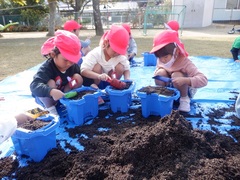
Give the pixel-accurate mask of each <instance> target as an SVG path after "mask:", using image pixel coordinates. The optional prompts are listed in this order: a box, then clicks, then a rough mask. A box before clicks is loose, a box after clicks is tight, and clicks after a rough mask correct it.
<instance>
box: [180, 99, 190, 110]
mask: <svg viewBox="0 0 240 180" xmlns="http://www.w3.org/2000/svg"><path fill="white" fill-rule="evenodd" d="M179 103H180V104H179V107H178V110H179V111H183V112H189V111H190V98H189V97H188V96H187V97H181V98H180V100H179Z"/></svg>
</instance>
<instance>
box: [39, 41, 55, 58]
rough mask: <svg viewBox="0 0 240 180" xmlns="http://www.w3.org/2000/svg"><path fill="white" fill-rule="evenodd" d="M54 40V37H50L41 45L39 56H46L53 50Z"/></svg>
mask: <svg viewBox="0 0 240 180" xmlns="http://www.w3.org/2000/svg"><path fill="white" fill-rule="evenodd" d="M54 38H55V37H51V38H49V39H48V40H46V41H45V42H44V43H43V45H42V47H41V54H42V55H43V56H45V55H48V54H49V53H50V52H51V51H52V50H53V48H54Z"/></svg>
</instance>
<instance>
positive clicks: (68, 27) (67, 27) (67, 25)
mask: <svg viewBox="0 0 240 180" xmlns="http://www.w3.org/2000/svg"><path fill="white" fill-rule="evenodd" d="M81 27H82V25H81V24H78V23H77V22H76V21H74V20H68V21H66V22H65V24H64V25H63V29H64V30H67V31H73V30H75V29H80V28H81Z"/></svg>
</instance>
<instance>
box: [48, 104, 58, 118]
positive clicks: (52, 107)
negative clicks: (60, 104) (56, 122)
mask: <svg viewBox="0 0 240 180" xmlns="http://www.w3.org/2000/svg"><path fill="white" fill-rule="evenodd" d="M47 110H48V112H49V113H50V114H52V115H56V116H58V112H57V109H56V107H55V106H51V107H49V108H47Z"/></svg>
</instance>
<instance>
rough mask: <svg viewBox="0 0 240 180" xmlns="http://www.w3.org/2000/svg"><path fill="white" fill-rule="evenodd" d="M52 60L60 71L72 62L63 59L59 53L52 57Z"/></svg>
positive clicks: (68, 66) (64, 69)
mask: <svg viewBox="0 0 240 180" xmlns="http://www.w3.org/2000/svg"><path fill="white" fill-rule="evenodd" d="M53 59H54V62H55V64H56V66H57V68H58V69H59V71H61V72H65V71H66V70H67V69H68V68H70V67H71V66H72V65H73V64H74V63H73V62H71V61H68V60H67V59H65V58H64V57H63V56H62V55H61V54H58V55H57V56H55V57H54V58H53Z"/></svg>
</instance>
